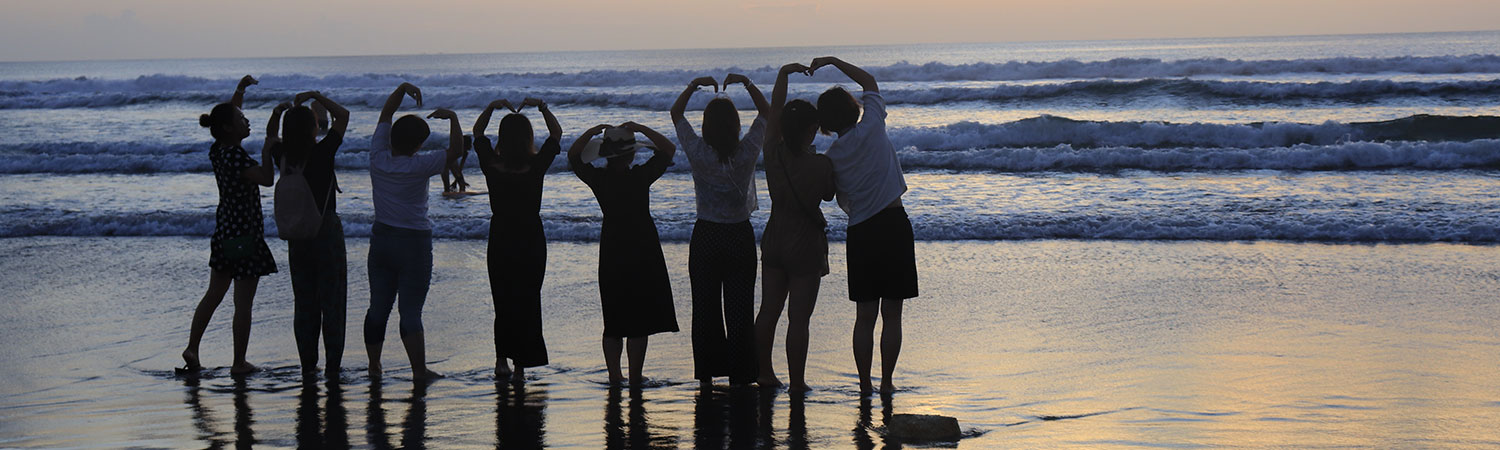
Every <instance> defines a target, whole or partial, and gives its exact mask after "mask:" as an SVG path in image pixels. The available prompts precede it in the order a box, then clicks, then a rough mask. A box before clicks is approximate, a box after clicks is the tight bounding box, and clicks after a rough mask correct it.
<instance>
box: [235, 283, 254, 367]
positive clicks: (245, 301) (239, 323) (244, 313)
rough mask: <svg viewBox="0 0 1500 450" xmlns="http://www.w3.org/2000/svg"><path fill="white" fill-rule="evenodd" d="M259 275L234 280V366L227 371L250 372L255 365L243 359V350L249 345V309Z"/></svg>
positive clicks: (252, 301) (251, 305)
mask: <svg viewBox="0 0 1500 450" xmlns="http://www.w3.org/2000/svg"><path fill="white" fill-rule="evenodd" d="M258 283H260V277H254V276H250V277H241V278H236V279H235V280H234V366H233V367H231V368H230V369H229V373H232V374H236V373H250V372H254V371H255V366H253V365H250V363H249V362H246V361H245V351H246V350H247V349H249V347H250V323H251V321H250V311H251V309H252V307H253V306H254V303H255V287H256V285H257V284H258Z"/></svg>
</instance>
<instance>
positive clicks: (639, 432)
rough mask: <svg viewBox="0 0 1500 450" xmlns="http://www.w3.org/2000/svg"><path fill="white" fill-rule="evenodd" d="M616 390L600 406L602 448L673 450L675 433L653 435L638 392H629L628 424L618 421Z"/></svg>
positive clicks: (617, 392)
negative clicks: (602, 405)
mask: <svg viewBox="0 0 1500 450" xmlns="http://www.w3.org/2000/svg"><path fill="white" fill-rule="evenodd" d="M621 397H622V395H621V393H620V389H619V388H611V389H610V390H609V400H608V401H607V402H605V404H604V446H605V448H609V449H626V448H629V449H675V448H677V435H676V433H661V434H658V433H656V432H655V431H654V430H653V429H652V427H651V426H650V424H649V423H647V416H646V399H645V398H644V397H642V396H641V390H640V389H631V390H630V405H629V407H630V412H629V421H628V422H627V421H626V420H624V419H623V418H622V417H621V414H620V413H621V411H620V401H621V400H622V398H621Z"/></svg>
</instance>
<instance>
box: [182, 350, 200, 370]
mask: <svg viewBox="0 0 1500 450" xmlns="http://www.w3.org/2000/svg"><path fill="white" fill-rule="evenodd" d="M182 361H183V362H185V363H187V368H189V369H202V368H203V365H202V364H199V363H198V352H195V351H192V350H183V351H182Z"/></svg>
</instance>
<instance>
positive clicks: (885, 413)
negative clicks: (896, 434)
mask: <svg viewBox="0 0 1500 450" xmlns="http://www.w3.org/2000/svg"><path fill="white" fill-rule="evenodd" d="M870 409H871V406H870V397H868V396H866V397H861V398H860V399H859V423H857V424H855V426H854V447H855V448H858V449H860V450H870V449H874V448H875V440H874V439H872V438H871V435H870V434H871V431H872V429H873V428H874V425H873V424H871V423H870V420H871V416H872V415H873V414H871V412H870ZM880 420H881V423H882V424H884V423H885V422H889V421H890V420H891V396H890V394H883V395H881V396H880ZM876 437H880V440H881V444H882V445H881V448H883V449H887V450H900V449H901V443H900V442H897V441H890V440H887V439H885V438H884V437H882V436H879V435H878V434H877V435H876Z"/></svg>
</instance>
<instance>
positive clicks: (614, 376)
mask: <svg viewBox="0 0 1500 450" xmlns="http://www.w3.org/2000/svg"><path fill="white" fill-rule="evenodd" d="M624 382H625V377H624V376H622V375H620V372H618V371H615V372H610V373H609V385H610V386H619V385H621V384H623V383H624Z"/></svg>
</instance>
